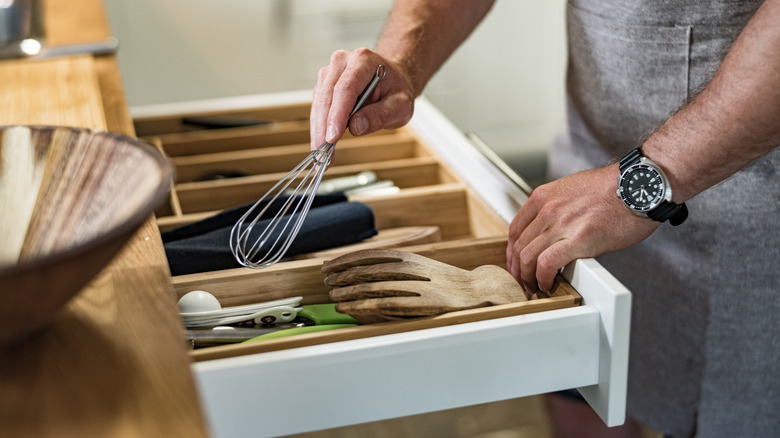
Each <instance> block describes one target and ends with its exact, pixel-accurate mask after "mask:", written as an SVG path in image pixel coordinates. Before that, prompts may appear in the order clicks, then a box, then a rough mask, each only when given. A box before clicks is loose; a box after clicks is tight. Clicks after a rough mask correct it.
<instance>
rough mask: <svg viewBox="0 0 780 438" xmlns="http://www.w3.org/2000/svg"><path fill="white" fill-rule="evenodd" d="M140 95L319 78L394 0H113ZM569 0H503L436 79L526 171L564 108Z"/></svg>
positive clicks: (251, 89) (466, 126) (129, 75)
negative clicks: (320, 71)
mask: <svg viewBox="0 0 780 438" xmlns="http://www.w3.org/2000/svg"><path fill="white" fill-rule="evenodd" d="M105 2H106V7H107V9H108V13H109V18H110V21H111V25H112V28H113V31H114V33H115V34H116V35H117V37H118V38H119V39H120V50H119V62H120V66H121V69H122V74H123V77H124V81H125V87H126V90H127V95H128V101H129V103H130V105H131V106H136V105H148V104H154V103H166V102H181V101H188V100H200V99H208V98H214V97H225V96H237V95H244V94H256V93H266V92H276V91H286V90H300V89H310V88H311V87H312V86H313V85H314V81H315V79H316V73H317V70H318V69H319V68H320V67H321V66H323V65H325V64H326V63H327V62H328V58H329V56H330V53H331V52H332V51H333V50H335V49H340V48H345V49H351V48H355V47H359V46H367V47H371V46H372V45H373V43H374V41H375V39H376V37H377V35H378V34H379V32H380V31H381V28H382V23H383V22H384V20H385V18H386V16H387V11H388V10H389V8H390V6H391V3H392V2H391V0H361V1H349V0H221V1H213V0H162V1H161V0H133V1H127V0H105ZM563 11H564V0H553V1H533V0H499V1H498V2H497V3H496V6H494V8H493V10H492V11H491V12H490V14H489V15H488V17H487V19H486V20H485V21H484V22H483V23H482V24H481V25H480V27H479V28H478V29H477V30H476V32H475V33H474V34H473V35H472V37H471V38H470V39H469V40H468V41H467V43H466V44H465V45H464V46H463V47H462V48H461V49H459V51H458V52H456V53H455V55H453V57H452V58H451V59H450V60H449V61H448V62H447V63H446V64H445V66H444V67H443V68H442V70H441V71H440V72H439V73H438V74H437V75H436V76H435V77H434V79H433V81H432V82H431V84H430V85H429V87H428V89H427V90H426V93H425V94H426V96H428V97H429V98H430V99H431V100H432V101H433V102H434V103H435V104H436V105H437V106H438V107H439V108H440V109H441V110H442V112H444V113H445V114H446V115H447V116H448V117H449V118H450V119H451V120H452V121H453V122H455V124H456V125H458V126H459V127H460V128H461V129H462V130H463V131H472V132H476V133H477V134H478V135H480V136H481V137H482V138H483V139H485V140H486V141H487V142H488V144H490V145H491V146H492V147H493V148H494V149H495V150H496V151H497V152H498V153H499V155H501V156H502V157H504V159H506V160H507V161H508V162H510V164H512V165H513V166H514V167H516V168H519V169H520V171H521V174H524V176H530V177H531V178H533V177H535V175H528V173H533V172H536V171H539V167H540V166H543V161H540V160H541V157H543V155H544V151H545V150H546V148H547V146H548V145H549V143H550V141H551V139H552V137H553V135H554V133H555V131H556V130H557V129H558V127H559V126H560V124H561V121H562V114H563V102H564V97H563V96H564V95H563V90H564V88H563V83H564V82H563V77H564V76H563V72H564V66H565V44H564V26H563V23H564V17H563V14H564V12H563Z"/></svg>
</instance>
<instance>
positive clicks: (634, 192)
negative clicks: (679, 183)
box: [617, 148, 688, 226]
mask: <svg viewBox="0 0 780 438" xmlns="http://www.w3.org/2000/svg"><path fill="white" fill-rule="evenodd" d="M617 195H618V198H620V199H621V200H622V201H623V203H624V204H626V207H628V209H629V210H631V211H633V212H634V213H635V214H636V215H638V216H641V217H647V218H650V219H652V220H654V221H658V222H664V221H666V220H667V219H668V220H669V223H670V224H672V225H675V226H677V225H680V224H681V223H683V222H685V219H686V218H687V217H688V208H687V207H686V206H685V203H684V202H683V203H682V204H675V203H674V202H672V188H671V187H670V186H669V179H668V178H666V174H664V171H663V170H661V167H660V166H658V165H657V164H655V163H654V162H653V161H652V160H651V159H649V158H647V157H645V156H643V155H642V149H641V148H636V149H634V150H632V151H631V152H629V153H628V154H626V156H624V157H623V158H621V159H620V178H618V189H617Z"/></svg>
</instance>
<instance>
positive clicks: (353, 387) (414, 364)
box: [195, 307, 599, 437]
mask: <svg viewBox="0 0 780 438" xmlns="http://www.w3.org/2000/svg"><path fill="white" fill-rule="evenodd" d="M598 320H599V315H598V312H597V311H595V310H594V309H589V308H586V307H579V308H571V309H563V310H559V311H556V312H543V313H536V314H531V315H523V316H515V317H510V318H501V319H497V320H492V321H481V322H475V323H470V324H460V325H457V326H452V327H443V328H434V329H428V330H418V331H415V332H409V333H400V334H395V335H387V336H377V337H373V338H369V339H361V340H355V341H346V342H339V343H335V344H329V345H327V346H312V347H304V348H297V349H293V350H286V351H277V352H271V353H266V354H261V355H252V356H244V357H238V358H231V359H221V360H215V361H208V362H200V363H198V364H196V365H195V371H196V374H197V376H198V377H197V383H198V386H199V388H200V391H201V394H202V395H203V396H204V403H205V409H206V412H207V414H208V416H209V419H210V424H211V426H212V428H213V432H214V435H215V436H217V437H234V436H279V435H286V434H291V433H300V432H306V431H311V430H318V429H325V428H332V427H338V426H343V425H347V424H355V423H362V422H367V421H375V420H381V419H386V418H393V417H399V416H405V415H411V414H415V413H419V412H429V411H435V410H442V409H450V408H455V407H460V406H465V405H470V404H475V403H484V402H490V401H495V400H503V399H509V398H514V397H521V396H526V395H532V394H539V393H545V392H551V391H556V390H561V389H566V388H573V387H578V386H587V385H593V384H596V383H597V382H598V342H599V333H598ZM263 413H268V415H263ZM271 413H273V414H271Z"/></svg>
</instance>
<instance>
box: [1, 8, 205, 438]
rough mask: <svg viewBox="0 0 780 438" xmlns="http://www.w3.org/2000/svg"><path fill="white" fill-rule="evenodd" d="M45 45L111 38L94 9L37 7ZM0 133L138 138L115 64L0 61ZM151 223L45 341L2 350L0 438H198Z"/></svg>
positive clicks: (200, 428) (104, 60)
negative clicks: (6, 127) (93, 132)
mask: <svg viewBox="0 0 780 438" xmlns="http://www.w3.org/2000/svg"><path fill="white" fill-rule="evenodd" d="M42 3H43V11H44V13H43V19H44V26H45V29H46V42H47V45H49V46H67V45H72V44H81V43H89V42H98V41H103V40H105V39H106V38H108V37H110V35H111V34H110V30H109V27H108V24H107V22H106V18H105V11H104V9H103V4H102V3H101V1H100V0H43V2H42ZM0 124H42V125H68V126H78V127H86V128H94V129H101V130H108V131H114V132H118V133H121V134H127V135H134V130H133V124H132V120H131V119H130V116H129V113H128V110H127V104H126V102H125V97H124V91H123V89H122V82H121V78H120V74H119V68H118V65H117V61H116V59H115V57H114V56H113V55H102V56H92V55H81V56H70V57H60V58H54V59H44V60H24V59H18V60H17V59H15V60H3V61H0ZM176 311H177V309H176V304H175V299H174V298H173V288H172V286H171V283H170V272H169V269H168V265H167V262H166V259H165V254H164V252H163V249H162V242H161V241H160V233H159V231H158V229H157V225H156V224H155V222H154V221H153V220H152V218H150V220H148V221H147V222H146V223H145V224H144V225H143V226H142V227H141V229H140V230H139V231H138V233H137V234H136V235H135V236H134V237H133V238H132V239H131V240H130V241H129V242H128V244H127V245H126V247H125V248H124V249H123V251H122V252H121V253H120V254H119V255H118V256H117V257H116V258H115V259H114V260H113V261H112V262H111V264H110V265H109V266H108V267H107V268H106V269H105V270H104V271H103V272H102V273H101V274H100V275H99V276H98V277H96V278H95V279H94V280H93V281H92V282H91V284H89V285H88V286H87V287H86V288H85V289H84V290H83V291H81V292H80V293H79V294H78V295H77V296H76V297H75V298H74V299H73V300H71V301H70V302H69V304H68V305H67V307H66V308H65V309H64V311H62V312H60V313H59V315H58V316H57V318H56V320H55V321H54V322H53V323H52V324H51V326H49V327H48V328H46V329H45V330H44V331H42V332H41V333H38V334H37V335H34V336H33V337H31V338H29V339H27V340H25V341H24V342H23V343H21V344H18V345H15V346H13V347H11V348H5V349H2V350H0V436H3V437H22V436H58V437H68V436H73V437H107V436H117V437H124V436H128V437H156V436H170V437H174V436H187V437H202V436H206V432H205V430H206V429H205V426H204V420H203V417H202V414H201V411H200V408H199V404H198V397H197V392H196V390H195V387H194V384H193V380H192V375H191V372H190V359H189V358H188V356H187V350H186V348H185V345H184V343H183V342H182V340H181V337H180V328H179V321H178V319H177V318H176V317H175V315H176Z"/></svg>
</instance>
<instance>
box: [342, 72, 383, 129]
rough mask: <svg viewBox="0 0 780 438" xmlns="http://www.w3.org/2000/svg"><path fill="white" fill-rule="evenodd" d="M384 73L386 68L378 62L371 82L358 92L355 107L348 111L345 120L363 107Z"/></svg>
mask: <svg viewBox="0 0 780 438" xmlns="http://www.w3.org/2000/svg"><path fill="white" fill-rule="evenodd" d="M386 74H387V69H386V68H385V66H384V65H381V64H380V65H379V67H377V68H376V74H374V77H373V78H372V79H371V82H369V83H368V85H367V86H366V89H365V90H363V92H362V93H360V96H358V100H357V103H355V107H354V108H353V109H352V112H351V113H349V118H348V119H347V120H349V119H351V118H352V115H353V114H355V113H356V112H357V111H358V110H359V109H360V108H363V105H364V104H365V103H366V100H368V97H369V96H371V93H373V92H374V89H375V88H376V86H377V85H378V84H379V81H381V80H382V79H384V77H385V75H386Z"/></svg>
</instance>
